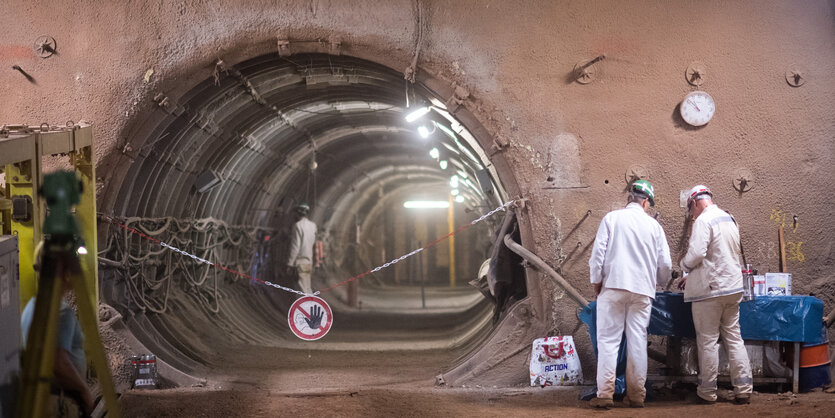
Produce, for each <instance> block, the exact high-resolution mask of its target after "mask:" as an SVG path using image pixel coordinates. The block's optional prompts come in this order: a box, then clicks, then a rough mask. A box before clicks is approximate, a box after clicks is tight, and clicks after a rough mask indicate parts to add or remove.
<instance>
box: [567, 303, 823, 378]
mask: <svg viewBox="0 0 835 418" xmlns="http://www.w3.org/2000/svg"><path fill="white" fill-rule="evenodd" d="M596 314H597V302H591V303H590V304H589V305H588V306H587V307H585V308H583V310H582V311H581V312H580V314H579V316H580V320H581V321H583V322H584V323H585V324H586V325H588V327H589V334H590V336H591V340H592V344H593V345H594V353H595V355H596V354H597V338H596V335H595V334H596V327H595V325H594V324H595V323H596ZM822 321H823V301H821V300H820V299H818V298H815V297H812V296H760V297H757V298H754V300H752V301H748V302H742V303H740V304H739V325H740V332H741V334H742V339H743V340H759V341H785V342H790V343H793V345H794V359H793V365H792V378H791V379H792V389H793V391H794V392H795V393H796V392H797V391H798V389H799V388H798V386H799V381H798V376H799V372H800V344H801V343H806V344H820V343H824V342H825V341H826V338H825V336H824V335H822V333H821V323H822ZM647 332H648V333H649V334H651V335H661V336H667V337H672V338H670V340H669V341H670V342H669V343H668V347H667V348H668V350H667V352H668V355H667V365H668V366H671V367H672V366H676V365H677V362H678V361H679V359H678V358H677V357H676V355H674V350H671V348H676V347H675V346H676V344H677V342H678V343H679V344H680V341H681V338H685V337H686V338H695V337H696V330H695V329H694V328H693V315H692V312H691V309H690V303H685V302H684V295H683V294H681V293H672V292H658V293H656V297H655V300H654V301H653V304H652V312H651V315H650V323H649V327H648V329H647ZM671 346H672V347H671ZM621 352H623V353H622V354H623V355H618V359H619V363H620V362H621V360H623V361H625V357H626V356H625V344H623V343H622V344H621ZM671 363H672V364H671ZM618 369H621V367H620V364H619V365H618ZM673 369H674V370H678V367H675V368H673ZM691 379H695V377H694V376H661V379H660V380H661V381H673V380H678V381H688V380H691ZM756 380H758V381H759V383H766V382H769V383H774V382H783V381H786V378H758V379H756Z"/></svg>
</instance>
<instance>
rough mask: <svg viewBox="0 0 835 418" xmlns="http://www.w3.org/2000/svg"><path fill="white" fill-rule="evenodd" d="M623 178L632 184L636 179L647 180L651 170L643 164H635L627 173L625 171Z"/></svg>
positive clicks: (628, 183)
mask: <svg viewBox="0 0 835 418" xmlns="http://www.w3.org/2000/svg"><path fill="white" fill-rule="evenodd" d="M623 178H624V180H626V184H627V185H630V184H632V182H634V181H635V180H646V179H647V178H649V170H647V169H646V167H644V166H642V165H639V164H634V165H631V166H629V168H628V169H626V173H624V175H623Z"/></svg>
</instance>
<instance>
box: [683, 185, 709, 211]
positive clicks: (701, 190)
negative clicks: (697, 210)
mask: <svg viewBox="0 0 835 418" xmlns="http://www.w3.org/2000/svg"><path fill="white" fill-rule="evenodd" d="M701 195H708V196H710V197H711V199H712V198H713V192H711V191H710V189H708V188H707V186H705V185H702V184H700V185H698V186H694V187H693V188H692V189H690V193H688V194H687V208H688V209H689V208H690V206H691V205H692V204H693V202H694V201H696V200H697V199H696V198H697V197H698V196H701Z"/></svg>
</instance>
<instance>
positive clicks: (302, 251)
mask: <svg viewBox="0 0 835 418" xmlns="http://www.w3.org/2000/svg"><path fill="white" fill-rule="evenodd" d="M315 242H316V224H315V223H313V221H311V220H310V219H307V217H304V218H301V219H300V220H299V221H298V222H296V223H295V225H293V230H292V231H291V232H290V257H288V260H287V265H288V266H290V267H295V268H296V271H297V273H298V275H299V287H301V289H300V290H301V291H302V292H304V293H313V288H312V287H311V286H310V275H311V273H312V272H313V245H314V243H315Z"/></svg>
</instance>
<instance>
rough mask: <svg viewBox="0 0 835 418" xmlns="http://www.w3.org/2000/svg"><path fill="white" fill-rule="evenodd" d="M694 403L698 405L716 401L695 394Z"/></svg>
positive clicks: (713, 403) (710, 403) (711, 403)
mask: <svg viewBox="0 0 835 418" xmlns="http://www.w3.org/2000/svg"><path fill="white" fill-rule="evenodd" d="M696 403H697V404H699V405H715V404H716V401H711V400H707V399H705V398H703V397H701V396H699V395H696Z"/></svg>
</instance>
